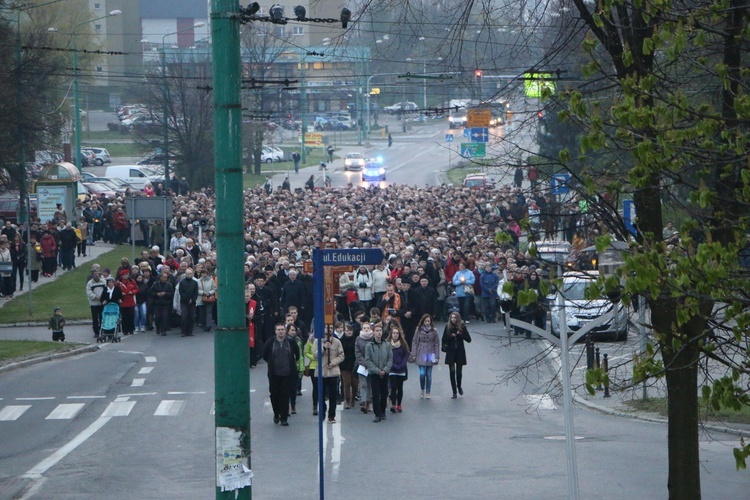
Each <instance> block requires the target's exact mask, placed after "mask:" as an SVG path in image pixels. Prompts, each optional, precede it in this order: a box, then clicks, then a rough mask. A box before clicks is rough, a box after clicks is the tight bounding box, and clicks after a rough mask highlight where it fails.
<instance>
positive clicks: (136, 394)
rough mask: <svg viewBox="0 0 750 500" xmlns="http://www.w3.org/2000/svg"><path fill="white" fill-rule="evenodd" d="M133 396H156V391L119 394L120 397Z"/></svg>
mask: <svg viewBox="0 0 750 500" xmlns="http://www.w3.org/2000/svg"><path fill="white" fill-rule="evenodd" d="M133 396H156V393H155V392H133V393H131V394H119V395H118V396H117V397H118V398H132V397H133Z"/></svg>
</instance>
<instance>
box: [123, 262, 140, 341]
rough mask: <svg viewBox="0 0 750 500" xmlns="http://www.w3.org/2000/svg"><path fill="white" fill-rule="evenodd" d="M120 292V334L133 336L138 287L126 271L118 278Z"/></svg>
mask: <svg viewBox="0 0 750 500" xmlns="http://www.w3.org/2000/svg"><path fill="white" fill-rule="evenodd" d="M120 290H122V303H121V304H120V317H121V319H122V334H123V335H133V332H135V306H136V302H135V301H136V299H135V296H136V295H137V294H138V285H136V283H135V281H133V280H132V279H131V278H130V273H129V272H127V271H125V272H123V274H122V275H121V276H120Z"/></svg>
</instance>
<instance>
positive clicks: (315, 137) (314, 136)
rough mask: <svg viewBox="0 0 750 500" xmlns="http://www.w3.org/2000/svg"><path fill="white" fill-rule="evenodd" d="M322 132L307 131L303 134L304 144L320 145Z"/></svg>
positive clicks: (321, 143)
mask: <svg viewBox="0 0 750 500" xmlns="http://www.w3.org/2000/svg"><path fill="white" fill-rule="evenodd" d="M322 145H323V134H321V133H320V132H312V133H310V132H308V133H307V134H305V146H322Z"/></svg>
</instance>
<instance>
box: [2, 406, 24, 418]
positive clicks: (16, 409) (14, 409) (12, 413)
mask: <svg viewBox="0 0 750 500" xmlns="http://www.w3.org/2000/svg"><path fill="white" fill-rule="evenodd" d="M29 408H31V405H8V406H6V407H5V408H3V409H2V410H0V421H9V420H17V419H18V418H19V417H20V416H21V415H23V414H24V413H26V410H28V409H29Z"/></svg>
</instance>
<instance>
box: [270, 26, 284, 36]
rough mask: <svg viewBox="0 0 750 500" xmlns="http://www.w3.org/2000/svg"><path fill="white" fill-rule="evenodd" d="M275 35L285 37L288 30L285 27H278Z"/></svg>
mask: <svg viewBox="0 0 750 500" xmlns="http://www.w3.org/2000/svg"><path fill="white" fill-rule="evenodd" d="M273 34H274V35H276V36H285V35H286V28H285V27H284V26H277V27H276V28H274V30H273Z"/></svg>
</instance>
